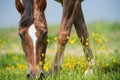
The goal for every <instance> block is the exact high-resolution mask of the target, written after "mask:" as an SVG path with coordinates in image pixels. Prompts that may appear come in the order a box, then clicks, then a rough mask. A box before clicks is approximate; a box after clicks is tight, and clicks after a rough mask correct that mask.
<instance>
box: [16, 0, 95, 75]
mask: <svg viewBox="0 0 120 80" xmlns="http://www.w3.org/2000/svg"><path fill="white" fill-rule="evenodd" d="M56 1H57V2H60V3H61V4H62V6H63V13H62V20H61V25H60V30H59V33H58V44H57V52H56V56H55V59H54V63H53V71H55V72H56V71H58V69H59V68H61V67H62V58H63V53H64V50H65V45H66V43H67V41H68V38H67V36H70V32H71V28H72V25H73V24H74V26H75V29H76V32H77V35H78V37H79V38H80V41H81V42H82V45H83V49H84V53H85V55H86V59H87V61H88V65H89V63H91V61H92V60H93V54H92V50H91V49H90V47H89V44H88V45H85V43H86V41H87V42H88V37H89V36H88V32H87V28H86V24H85V21H84V17H83V13H82V9H81V2H82V0H56ZM15 3H16V9H17V10H18V12H19V13H20V15H21V19H20V23H19V35H20V38H21V42H22V47H23V51H24V52H25V55H26V60H27V66H28V73H27V77H30V76H31V75H33V76H36V73H37V69H36V67H37V66H39V62H41V63H42V64H41V65H40V66H39V67H40V70H39V71H38V72H39V73H42V72H43V71H44V70H43V66H44V59H45V53H46V47H47V32H48V30H47V24H46V19H45V15H44V11H45V8H46V0H22V3H21V2H20V0H16V1H15Z"/></svg>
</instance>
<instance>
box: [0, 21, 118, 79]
mask: <svg viewBox="0 0 120 80" xmlns="http://www.w3.org/2000/svg"><path fill="white" fill-rule="evenodd" d="M58 26H59V25H48V30H49V31H48V34H49V35H48V40H47V41H48V47H47V53H46V59H45V62H46V63H45V66H44V70H45V72H46V76H45V80H120V58H119V57H120V23H119V22H105V21H104V22H103V21H96V22H93V23H88V24H87V26H88V31H89V36H90V38H89V40H90V43H91V46H90V47H91V48H92V50H93V53H94V57H95V61H96V66H94V65H92V64H91V66H93V74H88V75H84V71H85V70H86V64H87V61H86V59H85V56H84V53H83V50H82V45H81V43H80V40H79V39H78V38H77V35H76V32H75V30H74V28H73V29H72V33H71V36H70V38H69V41H68V43H67V45H66V49H65V52H64V53H65V55H64V60H63V69H62V70H60V71H59V73H58V74H56V75H54V74H51V75H48V74H47V72H48V71H49V69H50V68H51V67H52V66H51V65H52V63H53V60H54V56H55V53H56V48H57V46H56V45H57V33H58V29H59V27H58ZM17 31H18V30H17V27H10V28H0V80H25V79H26V70H27V67H26V60H25V55H24V53H23V51H22V47H21V43H20V42H21V41H20V38H19V36H18V33H17ZM86 45H87V43H86Z"/></svg>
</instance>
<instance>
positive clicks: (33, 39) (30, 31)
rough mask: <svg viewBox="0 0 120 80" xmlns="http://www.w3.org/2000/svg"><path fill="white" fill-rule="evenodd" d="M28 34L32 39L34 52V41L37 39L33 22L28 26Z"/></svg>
mask: <svg viewBox="0 0 120 80" xmlns="http://www.w3.org/2000/svg"><path fill="white" fill-rule="evenodd" d="M28 34H29V35H30V37H31V39H32V41H33V47H34V54H35V53H36V41H37V37H36V28H35V25H34V24H32V25H31V26H30V27H29V30H28Z"/></svg>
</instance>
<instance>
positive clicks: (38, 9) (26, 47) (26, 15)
mask: <svg viewBox="0 0 120 80" xmlns="http://www.w3.org/2000/svg"><path fill="white" fill-rule="evenodd" d="M15 4H16V9H17V11H18V12H19V13H20V15H21V19H20V23H19V35H20V38H21V42H22V47H23V51H24V52H25V55H26V59H27V64H28V74H33V75H34V74H36V66H38V63H39V61H42V60H44V56H43V57H41V55H42V53H43V54H45V51H46V45H47V40H46V39H47V26H46V20H45V17H44V10H45V8H46V0H23V1H22V3H21V2H20V0H16V2H15Z"/></svg>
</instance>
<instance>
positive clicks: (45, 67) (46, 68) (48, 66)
mask: <svg viewBox="0 0 120 80" xmlns="http://www.w3.org/2000/svg"><path fill="white" fill-rule="evenodd" d="M49 68H50V64H49V63H46V64H45V65H44V70H45V71H48V70H49Z"/></svg>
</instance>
